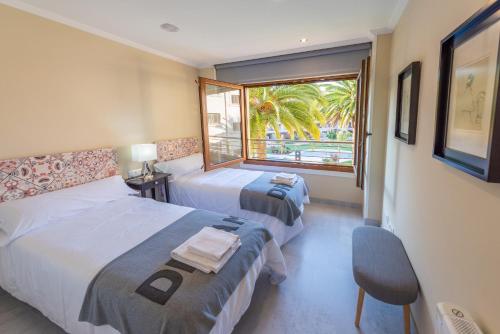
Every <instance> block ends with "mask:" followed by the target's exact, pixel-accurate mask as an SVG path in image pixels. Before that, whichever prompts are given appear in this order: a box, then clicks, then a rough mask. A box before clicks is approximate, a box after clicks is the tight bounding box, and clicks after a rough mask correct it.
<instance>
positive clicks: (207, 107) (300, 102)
mask: <svg viewBox="0 0 500 334" xmlns="http://www.w3.org/2000/svg"><path fill="white" fill-rule="evenodd" d="M363 64H365V63H363ZM363 66H365V65H363ZM363 69H364V67H363ZM363 73H368V71H367V70H365V69H364V70H363V71H362V72H361V73H360V74H351V75H343V76H336V77H327V78H315V79H303V80H300V81H287V82H273V83H262V84H251V85H245V86H241V85H234V84H230V83H225V82H220V81H216V80H211V79H206V78H200V97H201V109H202V122H203V144H204V158H205V168H206V169H207V170H210V169H214V168H218V167H222V166H228V165H231V164H234V163H237V162H240V161H245V162H247V163H254V164H267V165H279V166H290V167H300V168H312V169H327V170H338V171H347V172H353V171H356V173H357V174H359V171H360V170H362V168H361V167H362V166H363V165H364V155H365V147H364V144H363V143H364V141H365V138H366V126H364V124H366V120H365V121H363V120H364V119H365V118H366V113H365V112H364V111H365V110H366V100H367V94H365V93H364V92H368V89H367V82H368V80H366V79H365V78H364V77H363V75H362V74H363ZM358 87H361V89H360V91H359V92H358ZM243 96H245V97H246V99H243V98H242V97H243ZM242 100H245V102H246V103H245V104H244V103H241V101H242ZM360 101H362V102H363V103H360ZM358 119H359V120H360V122H361V123H360V122H358V121H357V120H358ZM360 124H361V126H360ZM361 134H363V135H361ZM360 168H361V169H360Z"/></svg>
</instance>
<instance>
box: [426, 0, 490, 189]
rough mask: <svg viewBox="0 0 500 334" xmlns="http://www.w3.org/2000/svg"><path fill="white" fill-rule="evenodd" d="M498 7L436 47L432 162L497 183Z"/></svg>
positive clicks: (484, 11)
mask: <svg viewBox="0 0 500 334" xmlns="http://www.w3.org/2000/svg"><path fill="white" fill-rule="evenodd" d="M499 9H500V2H499V1H495V2H494V3H493V4H491V5H489V6H487V7H485V8H483V9H481V10H480V11H479V12H477V13H476V14H475V15H474V16H472V17H471V18H470V19H468V20H467V21H466V22H465V23H463V24H462V25H461V26H459V27H458V28H457V29H456V30H455V31H453V32H452V33H451V34H450V35H448V36H447V37H446V38H445V39H444V40H442V41H441V61H440V70H439V87H438V104H437V115H436V116H437V117H436V133H435V139H434V154H433V155H434V157H435V158H437V159H439V160H441V161H443V162H445V163H447V164H449V165H451V166H453V167H455V168H458V169H460V170H462V171H464V172H467V173H469V174H471V175H473V176H476V177H478V178H481V179H483V180H485V181H488V182H497V183H498V182H500V99H499V98H498V96H499V82H498V81H499V73H500V65H499V40H500V12H499Z"/></svg>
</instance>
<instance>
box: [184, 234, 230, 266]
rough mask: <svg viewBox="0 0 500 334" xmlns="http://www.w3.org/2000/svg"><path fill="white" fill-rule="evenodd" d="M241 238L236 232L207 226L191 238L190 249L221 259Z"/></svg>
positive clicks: (208, 256) (207, 256)
mask: <svg viewBox="0 0 500 334" xmlns="http://www.w3.org/2000/svg"><path fill="white" fill-rule="evenodd" d="M239 239H240V237H239V236H238V235H236V234H233V233H230V232H226V231H223V230H219V229H216V228H213V227H208V226H206V227H204V228H202V229H201V231H200V232H199V233H197V234H196V235H194V236H193V237H192V238H191V240H190V242H189V244H188V249H189V250H190V251H191V252H193V253H195V254H197V255H200V256H204V257H206V258H208V259H210V260H213V261H219V260H220V259H222V257H223V256H224V255H225V254H226V253H227V252H228V251H229V250H230V249H231V248H232V247H234V245H235V244H236V243H237V242H238V241H239Z"/></svg>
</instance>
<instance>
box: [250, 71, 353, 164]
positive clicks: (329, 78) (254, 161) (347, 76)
mask: <svg viewBox="0 0 500 334" xmlns="http://www.w3.org/2000/svg"><path fill="white" fill-rule="evenodd" d="M358 75H359V72H354V73H347V74H338V75H329V76H320V77H308V78H301V79H289V80H275V81H265V82H256V83H253V82H252V83H248V84H242V86H243V88H244V94H243V95H244V101H245V105H244V107H243V110H244V116H245V117H244V120H243V123H245V124H244V126H243V127H244V129H245V131H247V129H249V128H248V124H247V123H248V110H247V105H246V99H247V94H248V92H247V90H248V88H253V87H269V86H278V85H298V84H305V83H317V82H322V81H343V80H357V78H358ZM356 90H357V91H359V87H357V88H356ZM354 122H355V123H356V122H357V120H356V119H355V120H354ZM247 140H248V138H247V133H245V160H244V163H247V164H252V165H263V166H277V167H290V168H302V169H315V170H328V171H336V172H344V173H354V163H355V162H354V156H355V151H356V145H357V141H356V136H355V137H354V138H353V164H352V165H351V166H343V165H334V164H314V163H304V162H295V161H290V162H288V161H286V162H285V161H273V160H260V159H249V158H248V156H249V153H248V143H247V142H246V141H247Z"/></svg>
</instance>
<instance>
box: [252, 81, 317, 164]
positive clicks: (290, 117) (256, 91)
mask: <svg viewBox="0 0 500 334" xmlns="http://www.w3.org/2000/svg"><path fill="white" fill-rule="evenodd" d="M321 99H322V98H321V91H320V89H319V87H318V86H317V85H312V84H300V85H277V86H266V87H255V88H250V89H249V96H248V105H249V109H250V110H249V124H250V139H265V138H266V132H267V129H268V128H269V127H271V128H272V129H273V130H274V133H275V135H276V138H278V139H281V131H280V124H281V125H283V127H284V128H285V129H286V130H287V132H288V133H289V135H290V137H291V138H295V136H297V137H298V138H300V139H308V138H309V137H312V138H314V139H319V138H320V136H321V133H320V129H319V127H318V125H317V123H318V122H319V123H320V124H324V122H325V118H324V115H323V113H322V112H321V109H322V104H321V103H320V102H319V101H321ZM250 143H251V145H250V149H251V151H252V153H253V155H256V156H257V158H260V159H265V157H266V142H265V141H263V140H262V141H250Z"/></svg>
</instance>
